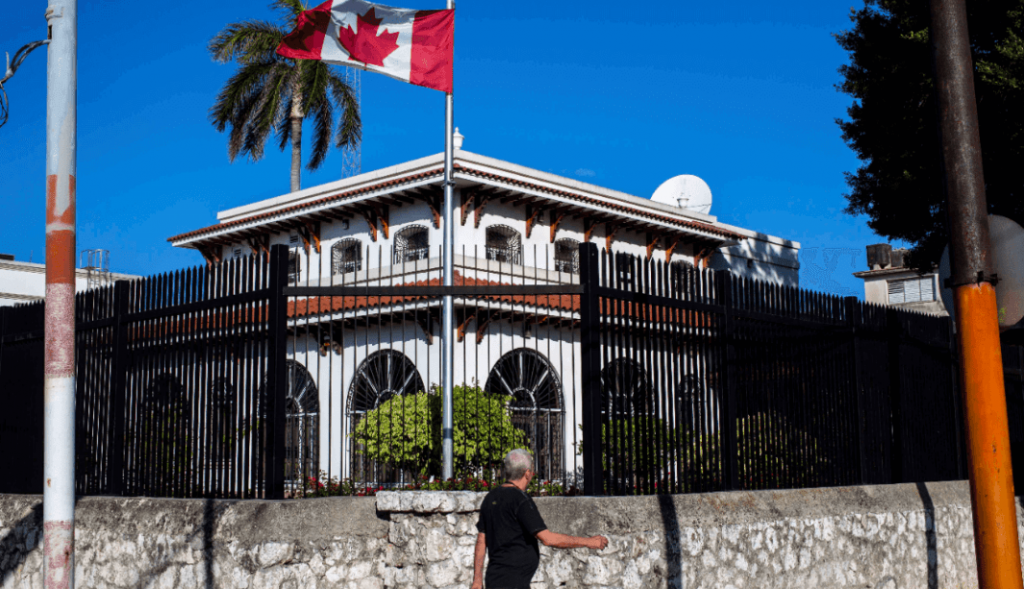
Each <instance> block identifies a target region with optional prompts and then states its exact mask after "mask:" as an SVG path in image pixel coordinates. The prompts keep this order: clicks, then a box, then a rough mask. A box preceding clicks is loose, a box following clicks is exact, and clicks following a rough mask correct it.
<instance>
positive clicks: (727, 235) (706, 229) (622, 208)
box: [167, 164, 744, 242]
mask: <svg viewBox="0 0 1024 589" xmlns="http://www.w3.org/2000/svg"><path fill="white" fill-rule="evenodd" d="M455 168H456V170H458V171H460V172H463V173H465V174H467V175H469V176H475V177H478V178H486V179H490V180H498V181H500V182H503V183H506V184H512V185H514V186H520V187H523V188H528V189H530V190H535V191H538V192H544V193H547V194H552V195H555V196H560V197H564V198H569V199H572V200H575V201H578V202H582V203H586V204H589V205H596V206H600V207H603V208H607V209H611V210H613V211H618V212H623V213H629V214H632V215H637V216H640V217H646V218H648V219H651V220H654V221H658V222H661V223H666V224H668V225H676V226H678V227H682V228H686V229H691V230H695V231H700V232H703V233H708V234H711V235H715V236H718V237H721V238H724V239H744V237H743V236H742V235H740V234H738V233H736V232H733V231H729V230H727V229H722V228H721V227H716V226H714V225H712V224H709V223H700V222H696V221H686V220H683V219H676V218H672V217H670V216H667V215H662V214H658V213H655V212H652V211H649V210H644V209H641V208H637V207H632V206H628V205H625V204H618V203H613V202H608V201H604V200H598V199H596V198H591V197H587V196H583V195H581V194H577V193H573V192H568V191H565V190H558V189H555V188H550V187H546V186H540V185H537V184H531V183H529V182H523V181H520V180H513V179H511V178H507V177H505V176H499V175H497V174H491V173H488V172H482V171H480V170H475V169H473V168H468V167H466V166H465V165H462V164H456V165H455ZM442 172H443V170H442V169H441V168H437V169H434V170H429V171H427V172H422V173H420V174H415V175H412V176H405V177H403V178H398V179H395V180H388V181H387V182H381V183H378V184H374V185H371V186H365V187H363V188H358V189H356V190H350V191H347V192H342V193H339V194H335V195H332V196H327V197H324V198H320V199H317V200H314V201H311V202H305V203H301V204H297V205H294V206H291V207H287V208H284V209H278V210H274V211H270V212H267V213H261V214H259V215H253V216H251V217H246V218H244V219H237V220H235V221H229V222H227V223H218V224H216V225H210V226H209V227H203V228H202V229H196V230H195V231H189V232H188V233H182V234H180V235H175V236H173V237H169V238H168V239H167V241H171V242H173V241H180V240H183V239H191V238H194V237H200V236H202V235H205V234H208V233H212V232H214V231H220V230H223V229H231V228H233V227H238V226H240V225H243V224H246V223H252V222H253V221H259V220H261V219H270V218H272V217H276V216H279V215H282V214H287V213H294V212H299V211H302V210H303V209H308V208H313V207H317V206H321V205H323V204H327V203H331V202H337V201H341V200H344V199H346V198H350V197H353V196H358V195H360V194H365V193H367V192H373V191H376V190H381V189H383V188H387V187H390V186H398V185H401V184H406V183H409V182H413V181H416V180H422V179H425V178H430V177H433V176H440V175H441V174H442Z"/></svg>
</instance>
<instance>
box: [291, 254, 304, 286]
mask: <svg viewBox="0 0 1024 589" xmlns="http://www.w3.org/2000/svg"><path fill="white" fill-rule="evenodd" d="M300 273H301V268H300V263H299V254H298V253H296V252H288V284H298V282H299V274H300Z"/></svg>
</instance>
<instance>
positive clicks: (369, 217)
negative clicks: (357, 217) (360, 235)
mask: <svg viewBox="0 0 1024 589" xmlns="http://www.w3.org/2000/svg"><path fill="white" fill-rule="evenodd" d="M363 218H364V219H366V224H367V225H368V226H369V227H370V240H371V241H377V212H376V211H374V210H373V209H370V208H366V209H363Z"/></svg>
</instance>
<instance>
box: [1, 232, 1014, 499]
mask: <svg viewBox="0 0 1024 589" xmlns="http://www.w3.org/2000/svg"><path fill="white" fill-rule="evenodd" d="M413 237H416V236H412V237H409V238H408V239H407V241H408V242H409V243H407V244H405V245H404V246H403V247H405V250H403V251H402V252H396V251H392V250H390V249H389V250H387V251H385V249H384V248H383V247H378V248H360V247H353V245H352V244H346V243H345V242H344V240H343V241H341V242H339V245H336V246H335V247H331V248H327V247H325V248H324V249H323V251H318V245H317V244H307V245H306V246H305V247H304V248H295V249H292V250H291V251H289V250H287V249H286V248H285V247H283V246H275V247H274V248H272V249H271V251H270V252H269V253H268V254H267V255H264V256H258V257H240V258H237V259H234V260H230V261H227V262H224V263H222V264H220V265H217V266H212V267H208V268H195V269H192V270H188V271H183V272H178V273H174V274H169V275H162V276H157V277H152V278H147V279H144V280H140V281H135V282H131V283H118V284H116V285H114V286H111V287H107V288H103V289H99V290H95V291H90V292H87V293H83V294H80V295H78V298H77V309H76V313H77V325H78V361H77V389H78V409H77V424H78V425H77V427H78V430H77V444H78V463H77V464H78V467H77V468H78V471H77V479H78V490H79V492H80V493H83V494H123V495H153V496H186V497H188V496H225V497H268V498H273V497H286V496H295V495H301V494H303V493H305V492H307V491H310V490H315V489H317V488H318V487H319V485H321V484H329V481H331V480H336V481H344V480H346V479H347V480H348V481H350V482H351V483H354V484H356V485H372V486H374V487H389V486H396V485H404V484H407V483H409V482H412V481H413V480H414V479H417V478H420V477H431V476H434V477H437V476H439V475H440V471H441V465H440V459H441V451H440V448H441V430H440V415H441V397H440V391H439V390H438V385H439V384H440V374H441V368H442V366H441V362H442V358H441V345H440V340H441V337H442V330H441V323H442V317H441V297H442V296H443V295H445V294H451V295H452V296H453V297H454V310H455V312H454V317H453V324H452V333H451V335H452V337H453V339H454V349H455V353H454V357H453V358H452V363H453V364H452V366H453V368H452V369H453V374H454V378H455V385H456V386H455V395H454V424H455V430H454V438H455V466H456V472H457V473H458V474H460V475H468V474H473V475H479V474H485V473H488V472H493V471H494V469H495V467H496V465H497V464H498V462H499V461H500V458H501V457H502V456H503V455H504V454H505V453H506V452H507V451H508V450H510V449H512V448H515V447H523V446H525V447H528V448H530V449H531V450H532V451H533V452H534V455H535V456H536V459H537V466H538V472H539V476H540V477H541V478H542V479H545V480H548V481H555V482H558V483H560V484H562V485H565V486H568V485H582V486H584V487H585V490H586V491H587V492H589V493H608V494H630V493H662V492H668V493H686V492H701V491H717V490H729V489H765V488H799V487H812V486H833V485H849V484H873V483H888V482H900V481H924V480H943V479H955V478H960V477H962V476H963V475H964V472H965V470H964V458H963V443H962V439H961V436H962V428H961V420H960V417H959V396H958V393H957V387H956V379H955V373H954V362H953V355H952V349H953V346H952V342H951V340H950V335H949V321H948V320H947V319H944V318H936V317H930V316H925V315H919V314H914V313H908V312H903V311H897V310H894V309H890V308H884V307H876V306H872V305H867V304H864V303H861V302H859V301H857V300H856V299H854V298H846V299H842V298H837V297H831V296H827V295H822V294H818V293H811V292H808V291H802V290H799V289H794V288H785V287H780V286H778V285H772V284H765V283H761V282H757V281H751V280H745V279H742V278H738V277H736V276H734V275H731V274H729V273H725V272H711V271H702V270H697V269H695V268H693V267H690V266H686V265H680V264H678V263H677V264H673V265H669V264H664V263H661V262H658V261H651V260H649V259H647V258H644V257H643V256H640V257H634V256H629V255H619V254H617V255H614V256H609V255H607V254H605V253H598V251H597V248H596V247H595V246H594V245H592V244H583V245H582V246H580V247H579V249H578V253H576V255H569V254H572V252H568V254H567V253H566V252H565V251H561V250H559V249H557V248H554V249H548V248H540V247H533V248H530V247H527V248H523V247H518V246H517V248H516V250H515V251H516V255H515V256H513V257H508V256H506V257H501V256H495V255H494V254H493V252H492V251H491V250H492V249H493V247H491V246H486V247H483V246H482V247H480V248H460V251H457V252H456V255H455V258H454V260H453V264H454V268H455V284H454V286H452V287H444V286H442V281H441V258H440V250H439V249H434V248H431V249H428V250H426V251H423V250H424V248H423V247H421V244H420V242H419V241H416V239H413ZM417 239H418V238H417ZM410 244H411V245H410ZM562 249H565V248H564V246H562ZM406 250H408V251H406ZM409 252H412V253H411V254H410V253H409ZM552 254H553V255H552ZM0 346H2V348H0V448H2V451H0V492H38V491H39V490H40V489H41V483H42V479H41V477H42V455H41V454H42V452H41V448H42V388H43V387H42V305H41V304H34V305H28V306H23V307H19V308H7V309H3V310H0ZM1012 351H1013V353H1016V354H1017V356H1016V358H1017V360H1018V362H1017V364H1013V360H1012V358H1013V355H1012V354H1006V355H1007V358H1008V361H1007V383H1008V389H1007V390H1008V408H1009V410H1010V420H1011V434H1012V435H1015V436H1016V437H1015V438H1014V440H1015V441H1016V442H1020V441H1021V440H1022V439H1024V433H1022V432H1024V425H1022V424H1024V402H1022V401H1024V397H1021V385H1020V374H1021V368H1022V366H1024V362H1020V361H1019V360H1020V356H1019V353H1018V352H1019V348H1012ZM1014 379H1016V380H1014ZM1011 384H1012V385H1013V386H1009V385H1011Z"/></svg>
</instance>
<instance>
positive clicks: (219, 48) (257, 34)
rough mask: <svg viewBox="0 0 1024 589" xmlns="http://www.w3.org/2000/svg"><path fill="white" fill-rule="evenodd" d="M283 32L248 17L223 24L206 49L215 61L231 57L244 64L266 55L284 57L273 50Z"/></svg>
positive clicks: (279, 28) (265, 57) (275, 57)
mask: <svg viewBox="0 0 1024 589" xmlns="http://www.w3.org/2000/svg"><path fill="white" fill-rule="evenodd" d="M286 34H287V31H285V30H284V29H283V28H281V27H280V26H278V25H275V24H273V23H268V22H266V21H262V20H247V21H242V22H240V23H232V24H229V25H228V26H226V27H224V30H222V31H221V32H219V33H217V36H215V37H214V38H213V39H211V40H210V43H209V44H208V45H207V49H208V50H209V51H210V55H211V56H212V57H213V59H214V61H217V62H220V63H227V62H229V61H231V60H233V59H234V60H238V62H239V63H243V64H246V63H253V62H257V61H265V60H267V59H269V58H273V59H277V60H283V59H284V58H282V57H280V56H278V55H277V53H276V51H277V46H278V45H280V44H281V39H282V38H283V37H284V36H285V35H286Z"/></svg>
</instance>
